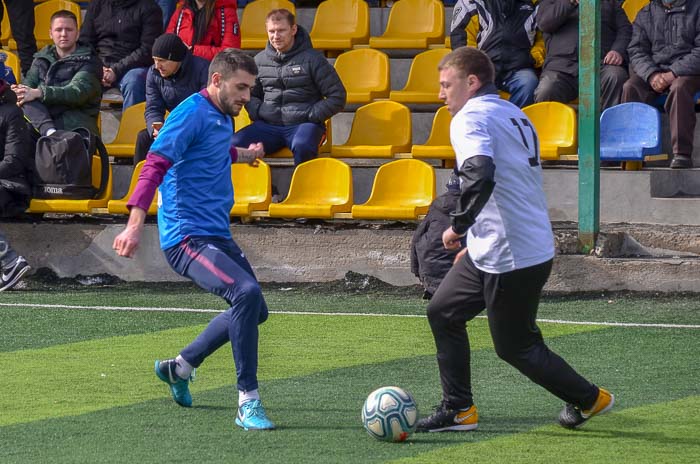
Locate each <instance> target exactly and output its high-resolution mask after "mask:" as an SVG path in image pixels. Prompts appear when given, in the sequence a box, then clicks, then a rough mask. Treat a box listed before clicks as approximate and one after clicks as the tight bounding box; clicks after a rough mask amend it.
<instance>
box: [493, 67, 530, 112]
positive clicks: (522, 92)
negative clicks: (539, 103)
mask: <svg viewBox="0 0 700 464" xmlns="http://www.w3.org/2000/svg"><path fill="white" fill-rule="evenodd" d="M537 84H539V79H538V78H537V74H535V70H534V69H532V68H523V69H519V70H517V71H515V72H513V73H511V74H510V75H509V76H507V77H506V78H505V79H504V80H503V82H502V83H501V85H500V86H499V88H500V89H501V90H505V91H506V92H508V93H510V100H509V101H510V102H511V103H512V104H514V105H516V106H518V107H519V108H524V107H526V106H528V105H532V104H533V103H534V102H535V89H536V88H537Z"/></svg>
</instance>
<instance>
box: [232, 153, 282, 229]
mask: <svg viewBox="0 0 700 464" xmlns="http://www.w3.org/2000/svg"><path fill="white" fill-rule="evenodd" d="M231 182H233V208H232V209H231V216H250V213H252V212H253V211H266V210H267V207H268V206H269V205H270V202H271V201H272V176H271V174H270V166H268V165H267V163H265V162H264V161H258V165H257V166H255V167H254V166H251V165H250V164H246V163H234V164H232V165H231Z"/></svg>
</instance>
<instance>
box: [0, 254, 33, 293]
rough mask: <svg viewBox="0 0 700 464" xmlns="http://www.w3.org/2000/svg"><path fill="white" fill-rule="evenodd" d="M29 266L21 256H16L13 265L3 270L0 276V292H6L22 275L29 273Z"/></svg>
mask: <svg viewBox="0 0 700 464" xmlns="http://www.w3.org/2000/svg"><path fill="white" fill-rule="evenodd" d="M30 269H31V266H30V265H29V263H27V260H26V259H24V258H23V257H21V256H18V257H17V259H16V260H15V262H14V264H12V265H10V266H8V267H6V268H3V270H2V273H1V274H0V292H2V291H3V290H8V289H10V288H12V287H14V286H15V284H17V282H19V279H21V278H22V276H23V275H24V274H26V273H27V272H29V270H30Z"/></svg>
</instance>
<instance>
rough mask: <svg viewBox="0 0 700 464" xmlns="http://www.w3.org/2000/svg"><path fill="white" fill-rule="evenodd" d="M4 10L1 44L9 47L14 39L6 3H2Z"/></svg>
mask: <svg viewBox="0 0 700 464" xmlns="http://www.w3.org/2000/svg"><path fill="white" fill-rule="evenodd" d="M2 10H3V11H2V22H1V23H0V43H2V44H3V45H8V44H9V41H10V39H11V38H12V29H10V17H9V15H8V14H7V7H6V6H5V2H2ZM13 42H14V41H13ZM8 46H9V45H8ZM16 49H17V44H15V50H16Z"/></svg>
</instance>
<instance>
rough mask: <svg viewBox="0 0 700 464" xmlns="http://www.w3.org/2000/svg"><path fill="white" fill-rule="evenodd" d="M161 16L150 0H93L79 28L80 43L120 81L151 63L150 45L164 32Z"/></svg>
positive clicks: (159, 10) (158, 9) (156, 6)
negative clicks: (125, 75) (91, 51)
mask: <svg viewBox="0 0 700 464" xmlns="http://www.w3.org/2000/svg"><path fill="white" fill-rule="evenodd" d="M162 18H163V13H162V12H161V9H160V7H159V6H158V4H156V2H154V1H153V0H92V1H91V2H90V4H89V6H88V9H87V13H86V14H85V20H84V21H83V25H82V27H81V28H80V43H81V44H86V45H91V46H92V47H93V48H94V49H95V50H97V55H98V56H99V58H100V60H102V63H103V64H104V65H105V66H106V67H108V68H112V70H113V71H114V73H115V74H116V76H117V80H119V79H121V78H122V77H123V76H124V74H126V73H127V71H130V70H131V69H134V68H147V67H149V66H150V65H152V64H153V59H152V55H151V52H152V49H153V42H154V41H155V40H156V38H157V37H158V36H159V35H161V33H162V32H163V19H162Z"/></svg>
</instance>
